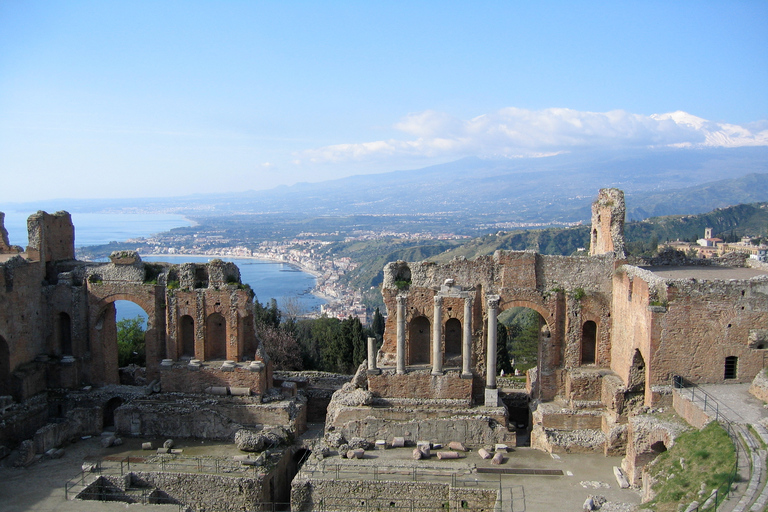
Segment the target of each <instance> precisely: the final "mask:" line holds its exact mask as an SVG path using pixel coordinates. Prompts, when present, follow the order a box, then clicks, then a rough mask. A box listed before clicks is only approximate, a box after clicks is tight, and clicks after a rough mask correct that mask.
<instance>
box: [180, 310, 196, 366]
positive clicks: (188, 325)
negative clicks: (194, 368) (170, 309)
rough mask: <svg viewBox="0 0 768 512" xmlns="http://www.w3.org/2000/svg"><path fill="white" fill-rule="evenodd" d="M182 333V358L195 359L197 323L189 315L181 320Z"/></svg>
mask: <svg viewBox="0 0 768 512" xmlns="http://www.w3.org/2000/svg"><path fill="white" fill-rule="evenodd" d="M179 327H180V332H181V355H182V357H190V358H194V357H195V321H194V319H193V318H192V317H191V316H189V315H184V316H182V317H181V319H180V320H179Z"/></svg>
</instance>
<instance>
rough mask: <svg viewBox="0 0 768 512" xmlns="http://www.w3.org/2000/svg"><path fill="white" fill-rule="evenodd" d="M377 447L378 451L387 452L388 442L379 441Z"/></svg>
mask: <svg viewBox="0 0 768 512" xmlns="http://www.w3.org/2000/svg"><path fill="white" fill-rule="evenodd" d="M375 447H376V449H377V450H386V449H387V442H386V441H385V440H384V439H377V440H376V443H375Z"/></svg>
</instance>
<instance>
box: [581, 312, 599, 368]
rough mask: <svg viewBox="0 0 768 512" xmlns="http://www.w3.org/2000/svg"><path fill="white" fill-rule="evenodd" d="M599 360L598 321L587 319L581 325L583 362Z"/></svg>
mask: <svg viewBox="0 0 768 512" xmlns="http://www.w3.org/2000/svg"><path fill="white" fill-rule="evenodd" d="M596 362H597V323H595V322H594V321H593V320H587V321H586V322H584V323H583V324H582V326H581V364H595V363H596Z"/></svg>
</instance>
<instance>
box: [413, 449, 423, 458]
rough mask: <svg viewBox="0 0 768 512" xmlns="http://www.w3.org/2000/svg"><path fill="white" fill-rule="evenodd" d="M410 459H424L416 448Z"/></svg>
mask: <svg viewBox="0 0 768 512" xmlns="http://www.w3.org/2000/svg"><path fill="white" fill-rule="evenodd" d="M411 457H412V458H413V460H419V459H421V458H422V457H424V454H423V453H422V451H421V450H419V449H418V448H414V449H413V453H412V455H411Z"/></svg>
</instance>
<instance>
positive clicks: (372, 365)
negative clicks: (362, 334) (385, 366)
mask: <svg viewBox="0 0 768 512" xmlns="http://www.w3.org/2000/svg"><path fill="white" fill-rule="evenodd" d="M368 373H373V374H379V373H381V370H379V369H378V368H376V338H371V337H369V338H368Z"/></svg>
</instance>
